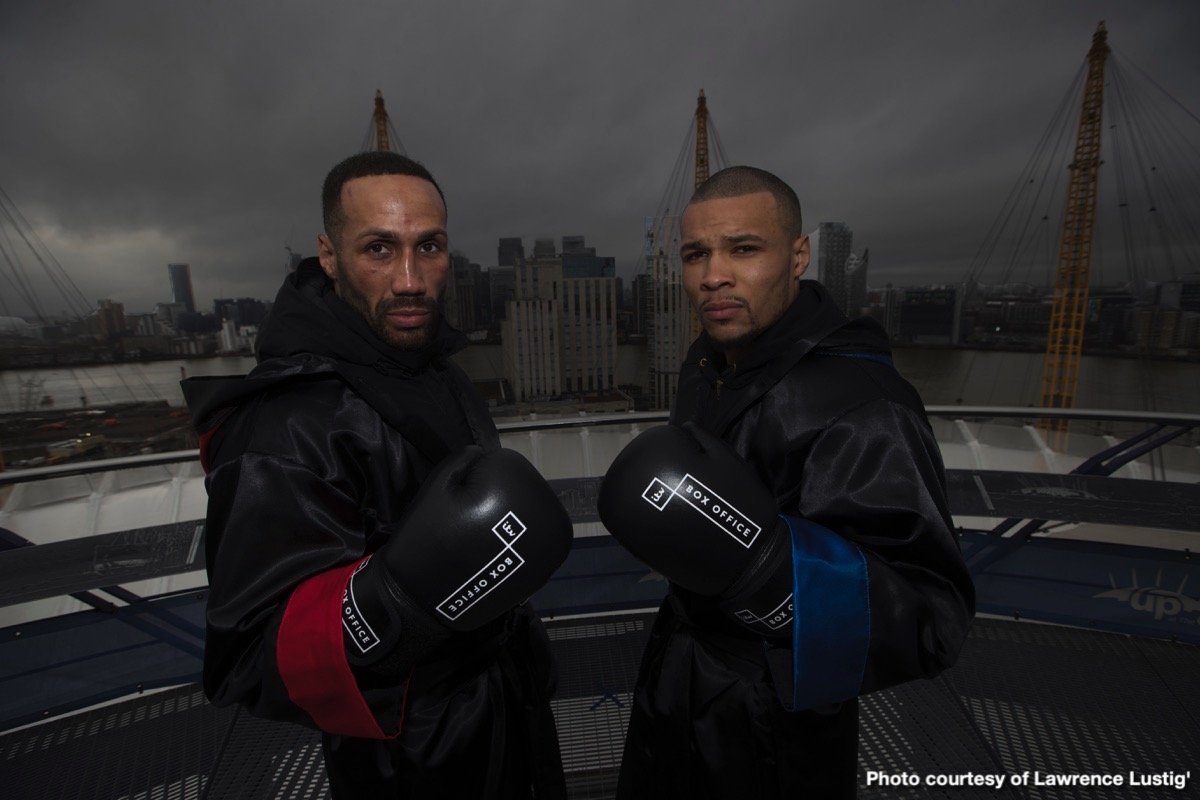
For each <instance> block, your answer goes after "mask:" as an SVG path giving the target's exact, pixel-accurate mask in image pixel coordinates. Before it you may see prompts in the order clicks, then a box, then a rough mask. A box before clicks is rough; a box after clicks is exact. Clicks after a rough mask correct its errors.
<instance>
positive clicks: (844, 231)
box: [809, 222, 854, 311]
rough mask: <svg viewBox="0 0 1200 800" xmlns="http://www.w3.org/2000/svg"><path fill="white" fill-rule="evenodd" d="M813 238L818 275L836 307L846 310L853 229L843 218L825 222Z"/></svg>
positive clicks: (813, 253) (813, 252)
mask: <svg viewBox="0 0 1200 800" xmlns="http://www.w3.org/2000/svg"><path fill="white" fill-rule="evenodd" d="M810 238H811V239H812V241H811V242H810V244H811V245H812V248H813V250H812V258H813V260H814V261H816V264H817V270H818V272H817V276H816V279H817V280H819V281H820V282H821V283H822V284H824V286H825V288H826V289H828V290H829V295H830V297H832V298H833V302H834V303H835V304H836V305H837V307H838V308H840V309H842V310H843V311H845V310H846V305H847V301H848V300H849V286H848V284H847V280H846V262H847V260H849V258H850V252H851V251H850V248H851V246H852V245H853V243H854V232H853V231H851V230H850V227H849V226H848V225H847V224H846V223H844V222H822V223H821V224H820V225H818V226H817V231H816V234H815V235H813V236H811V237H810ZM809 277H813V276H811V275H810V276H809Z"/></svg>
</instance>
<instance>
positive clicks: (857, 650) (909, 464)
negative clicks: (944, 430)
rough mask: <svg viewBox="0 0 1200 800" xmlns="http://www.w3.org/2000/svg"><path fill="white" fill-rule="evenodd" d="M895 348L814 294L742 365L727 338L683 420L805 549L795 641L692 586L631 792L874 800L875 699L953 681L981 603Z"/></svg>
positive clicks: (638, 748) (657, 653) (682, 603)
mask: <svg viewBox="0 0 1200 800" xmlns="http://www.w3.org/2000/svg"><path fill="white" fill-rule="evenodd" d="M889 356H890V353H889V348H888V343H887V337H886V336H885V335H884V333H883V331H882V330H881V329H880V328H879V326H878V325H876V324H875V323H874V322H872V321H870V320H865V319H864V320H855V321H853V322H851V321H848V320H847V319H846V317H845V316H844V315H843V314H842V313H841V312H840V311H839V310H837V309H836V308H835V307H834V305H833V304H832V302H831V301H830V299H829V296H828V294H827V293H826V292H825V290H824V289H823V288H822V287H821V286H820V285H819V284H815V283H812V282H805V283H802V284H801V292H800V296H799V297H798V298H797V300H796V302H795V303H794V304H793V305H792V306H791V307H790V308H789V309H788V310H787V312H785V314H784V316H783V317H782V318H781V319H780V320H779V321H778V322H777V323H775V324H774V325H773V326H771V327H770V328H769V329H768V330H766V331H765V332H764V333H763V334H762V335H761V336H760V337H758V338H757V339H756V340H755V341H754V342H753V343H752V344H751V345H750V348H749V350H748V352H747V354H746V355H744V356H743V357H742V359H741V361H740V362H739V363H738V364H737V366H736V368H733V367H727V366H726V365H725V363H724V359H723V357H722V356H721V354H720V353H719V352H717V351H716V350H714V349H713V348H712V347H711V345H710V343H709V341H708V339H707V336H705V335H703V334H702V335H701V337H700V338H699V339H698V340H697V341H696V342H695V343H694V344H693V346H692V348H691V350H690V351H689V353H688V357H687V360H686V362H685V364H684V366H683V368H682V370H681V373H680V382H679V393H678V397H677V399H676V403H675V406H674V409H673V413H672V423H674V424H682V423H684V422H687V421H689V420H690V421H695V422H696V423H698V424H699V425H700V426H701V427H703V428H704V429H705V430H708V431H709V432H711V433H713V434H715V435H717V436H720V437H721V438H722V439H724V440H725V441H726V442H728V443H729V444H730V445H731V446H732V447H733V448H734V449H735V450H736V451H737V452H738V454H739V455H741V456H742V457H743V458H744V459H745V460H746V461H747V462H748V463H749V464H750V465H751V467H752V468H753V469H754V470H755V471H756V472H757V473H758V475H759V477H760V478H761V480H762V481H763V483H764V484H765V485H767V486H768V487H770V488H771V490H772V491H773V493H774V495H775V498H776V500H777V501H778V503H779V508H780V510H781V512H782V514H783V515H784V517H785V519H786V520H787V522H788V526H789V529H790V533H791V536H792V542H793V571H794V575H793V578H794V588H795V592H794V607H795V613H794V620H793V626H792V630H791V635H790V636H787V635H784V636H781V637H780V638H779V639H777V640H773V641H767V640H763V639H760V638H755V637H753V636H751V635H748V634H747V633H746V632H745V631H744V630H743V629H742V628H740V627H739V626H738V625H736V624H735V623H733V622H732V621H730V620H729V619H728V618H727V617H726V616H725V615H724V614H723V613H722V612H721V610H720V609H718V608H717V605H716V603H714V602H713V601H712V600H710V599H708V598H704V597H700V596H698V595H695V594H692V593H690V592H687V591H686V590H684V589H682V588H681V587H678V586H672V587H671V591H670V594H669V595H668V597H667V599H666V600H665V601H664V603H663V606H662V608H661V610H660V612H659V616H658V619H657V620H656V622H655V626H654V630H653V633H652V636H651V641H650V643H649V644H648V646H647V649H646V653H645V655H644V657H643V660H642V665H641V670H640V673H639V676H638V684H637V689H636V692H635V695H634V701H633V708H632V712H631V719H630V725H629V732H628V736H627V739H626V745H625V753H624V760H623V763H622V771H621V777H620V786H619V792H618V796H619V797H622V798H642V797H647V798H648V797H654V798H674V797H678V798H688V799H689V800H694V799H695V798H743V797H744V798H759V799H762V800H766V799H767V798H788V800H801V799H802V798H820V799H821V800H829V798H844V797H854V796H855V789H856V784H857V782H858V775H857V768H856V761H857V735H858V725H857V717H858V704H857V699H856V698H857V697H858V696H859V695H860V694H863V693H865V692H869V691H873V690H875V689H880V688H884V687H887V686H892V685H895V684H897V683H901V682H903V681H907V680H911V679H914V678H928V677H931V676H933V675H936V674H937V673H938V672H940V671H941V670H943V669H945V668H946V667H948V666H950V665H951V664H952V663H953V662H954V659H955V658H956V656H957V654H958V651H959V648H960V647H961V645H962V642H963V640H964V638H965V636H966V632H967V628H968V625H969V621H970V618H971V616H972V614H973V613H974V589H973V587H972V584H971V580H970V577H969V574H968V572H967V569H966V567H965V565H964V563H963V559H962V556H961V554H960V552H959V546H958V541H957V539H956V536H955V534H954V531H953V527H952V524H951V520H950V514H949V511H948V509H947V505H946V492H945V479H944V474H943V467H942V460H941V456H940V453H939V451H938V447H937V443H936V441H935V440H934V437H933V434H932V432H931V430H930V428H929V423H928V421H927V420H926V417H925V413H924V410H923V406H922V403H921V400H920V397H919V396H918V395H917V393H916V391H915V390H914V389H913V388H912V386H911V385H909V383H908V382H907V381H905V380H904V379H903V378H902V377H901V376H900V375H899V373H897V372H896V370H895V368H894V367H893V366H892V365H891V360H890V357H889Z"/></svg>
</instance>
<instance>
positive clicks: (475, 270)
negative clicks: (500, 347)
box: [442, 252, 484, 331]
mask: <svg viewBox="0 0 1200 800" xmlns="http://www.w3.org/2000/svg"><path fill="white" fill-rule="evenodd" d="M482 272H483V270H482V268H481V267H480V266H479V265H478V264H474V263H472V262H471V261H470V259H468V258H467V257H466V256H465V255H463V254H462V253H458V252H455V253H451V254H450V274H449V275H447V276H446V289H445V293H444V297H443V303H442V306H443V308H444V309H445V313H446V320H447V321H448V322H449V323H450V324H451V325H453V326H454V327H456V328H458V329H459V330H463V331H474V330H478V329H479V328H481V327H484V326H483V325H482V324H480V322H479V315H478V312H479V302H478V291H479V283H480V279H481V275H482Z"/></svg>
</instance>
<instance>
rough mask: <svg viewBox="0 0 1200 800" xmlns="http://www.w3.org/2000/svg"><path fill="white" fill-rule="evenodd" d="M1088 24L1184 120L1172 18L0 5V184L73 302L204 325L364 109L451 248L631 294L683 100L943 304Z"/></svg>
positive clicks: (1185, 35)
mask: <svg viewBox="0 0 1200 800" xmlns="http://www.w3.org/2000/svg"><path fill="white" fill-rule="evenodd" d="M1100 19H1105V20H1106V21H1107V26H1108V29H1109V35H1110V43H1111V44H1112V46H1113V47H1114V49H1115V51H1116V54H1117V56H1118V57H1119V58H1123V59H1125V60H1126V63H1127V64H1131V65H1134V66H1136V67H1139V68H1141V69H1143V70H1145V71H1146V72H1147V73H1149V74H1150V75H1152V76H1153V77H1154V79H1155V80H1156V81H1157V82H1158V83H1159V84H1161V85H1162V87H1163V88H1164V89H1166V90H1167V91H1168V92H1170V93H1171V94H1172V95H1173V96H1174V97H1176V98H1177V99H1178V100H1179V101H1180V102H1181V103H1182V104H1183V105H1184V106H1186V107H1187V108H1188V109H1191V110H1192V111H1193V112H1196V111H1198V110H1200V48H1197V47H1196V44H1195V37H1196V34H1197V32H1200V3H1195V2H1193V1H1188V0H1185V1H1181V2H1141V3H1133V2H1046V1H1045V0H1029V1H1027V2H920V3H918V2H877V3H866V2H842V1H840V0H833V1H831V2H825V1H824V0H822V2H795V1H794V0H786V1H779V2H757V3H756V2H745V3H738V4H734V3H718V2H705V1H703V0H691V1H690V2H671V3H667V2H655V3H651V2H624V1H623V0H603V2H600V1H599V0H588V1H587V2H565V1H564V0H545V1H544V2H438V3H432V2H430V3H414V2H397V0H391V1H390V2H366V1H365V0H360V1H359V2H347V3H331V2H328V1H327V0H325V1H324V2H301V1H296V2H287V3H284V2H278V3H258V2H255V3H241V2H229V3H226V2H203V3H201V2H190V3H164V2H160V1H159V0H154V1H153V2H132V1H130V0H125V1H122V2H117V1H116V0H88V1H87V2H77V3H66V2H52V1H49V0H36V1H35V0H4V2H3V3H0V54H2V55H3V65H4V68H3V70H2V71H0V109H3V112H2V113H3V124H2V125H0V188H3V189H4V191H5V192H7V194H8V195H9V196H10V197H11V198H12V200H13V201H14V202H15V203H16V204H17V206H18V207H19V208H20V209H21V211H22V212H23V214H24V216H25V217H26V218H27V219H28V220H29V221H30V223H31V224H32V225H33V226H34V228H35V229H36V230H37V232H38V234H39V235H40V236H41V237H42V239H43V240H44V241H45V242H46V243H47V245H48V246H49V248H50V249H51V251H52V252H53V253H54V254H55V256H56V257H57V259H58V260H59V261H60V262H61V263H62V264H63V266H64V267H65V268H66V270H67V272H68V273H69V274H70V275H71V276H72V278H73V279H74V281H75V282H76V283H77V284H78V285H79V287H80V289H81V290H82V292H83V294H84V295H85V296H86V297H87V298H88V299H89V301H94V300H95V299H97V298H101V297H111V298H113V299H116V300H121V301H123V302H124V303H125V304H126V310H127V311H130V312H133V311H145V310H151V309H152V308H153V304H154V303H155V302H156V301H165V300H169V299H170V298H169V289H168V283H167V270H166V265H167V263H168V262H174V261H184V262H188V263H190V264H191V265H192V275H193V281H194V284H195V290H196V295H197V301H198V303H199V305H201V306H202V307H204V308H211V300H212V299H213V298H214V297H222V296H223V297H231V296H253V297H261V298H264V299H266V298H270V297H272V296H274V293H275V291H276V289H277V288H278V284H279V281H280V279H281V278H282V276H283V271H284V267H283V265H284V263H285V259H286V255H287V254H286V253H285V251H284V246H285V245H289V246H291V247H292V248H293V249H294V250H296V251H298V252H301V253H304V254H313V253H314V251H315V239H316V235H317V233H318V232H319V229H320V213H319V205H320V204H319V187H320V183H321V180H322V178H323V177H324V174H325V172H326V171H327V170H328V169H329V167H330V166H332V165H333V164H334V163H335V162H336V161H338V160H339V159H340V158H342V157H344V156H346V155H349V154H350V153H352V152H354V151H356V150H358V149H359V148H360V146H361V144H362V142H363V138H364V134H365V133H366V131H367V127H368V122H369V119H370V114H371V110H372V102H373V97H374V93H375V90H376V89H381V90H382V91H383V93H384V96H385V98H386V100H387V104H388V109H389V111H390V113H391V116H392V121H393V124H394V125H395V127H396V129H397V130H398V131H399V134H400V137H401V139H402V141H403V144H404V146H405V148H406V149H407V151H408V153H409V155H411V156H413V157H415V158H417V159H419V160H422V161H424V162H425V163H426V165H427V166H429V167H430V169H431V170H432V171H433V173H434V174H435V175H436V176H437V178H438V180H439V181H440V182H441V184H442V186H443V188H444V190H445V192H446V195H447V197H448V199H449V207H450V235H451V244H452V246H453V247H454V248H455V249H458V250H461V251H463V252H464V253H466V254H467V255H468V256H469V257H470V258H471V259H472V260H473V261H477V262H479V263H481V264H483V265H484V266H488V265H491V264H494V263H495V260H496V240H497V238H498V237H501V236H523V237H525V239H526V246H527V247H530V246H532V239H533V238H534V237H535V236H554V237H556V238H557V237H560V236H562V235H564V234H583V235H585V236H586V237H587V239H588V243H589V244H591V245H594V246H596V247H597V248H598V250H599V252H600V254H601V255H611V256H615V257H616V258H617V261H618V268H619V271H620V272H621V273H623V274H626V275H628V274H630V273H631V270H632V267H633V265H634V262H635V260H636V257H637V254H638V252H639V249H640V247H641V243H642V228H643V219H644V217H645V216H646V215H648V214H652V213H653V212H654V211H655V208H656V207H657V205H658V203H659V200H660V199H661V197H662V195H663V192H664V189H665V188H666V185H667V182H668V179H669V178H670V176H671V170H672V166H673V163H674V161H675V158H676V155H677V154H678V152H679V150H680V146H681V145H682V143H683V140H684V137H685V135H686V133H687V130H688V126H689V124H690V121H691V116H692V113H693V111H694V108H695V101H696V95H697V92H698V90H699V89H700V88H703V89H704V90H705V93H706V95H707V97H708V101H709V107H710V110H711V112H712V116H713V120H714V122H715V125H716V127H717V130H718V132H719V134H720V138H721V141H722V143H723V144H724V148H725V151H726V152H727V154H728V156H729V158H730V160H731V161H732V162H734V163H749V164H754V165H757V166H761V167H764V168H766V169H769V170H772V171H774V172H776V173H778V174H779V175H780V176H781V177H783V178H784V179H785V180H787V181H789V182H790V183H791V184H792V185H793V186H794V187H795V188H796V190H797V192H798V193H799V195H800V198H801V201H802V203H803V205H804V210H805V219H806V227H812V226H813V225H815V223H816V221H819V220H839V221H845V222H847V223H848V224H849V225H850V226H851V227H852V228H853V229H854V232H855V246H856V248H861V247H864V246H867V247H870V248H871V272H870V275H871V280H870V282H871V284H872V285H880V284H882V283H884V282H885V281H893V282H896V283H907V282H932V281H944V282H954V281H956V280H960V279H961V278H962V276H963V275H964V274H965V272H966V269H967V265H968V264H969V263H970V261H971V259H972V256H973V255H974V254H975V251H976V250H977V249H978V247H979V245H980V242H981V241H982V240H983V238H984V235H985V233H986V232H987V229H988V227H989V225H990V224H991V223H992V220H993V219H994V218H995V216H996V214H997V212H998V210H999V208H1000V206H1001V203H1002V202H1003V200H1004V197H1005V195H1006V194H1007V193H1008V191H1009V188H1010V186H1011V185H1012V184H1013V182H1014V181H1015V180H1016V179H1017V177H1018V175H1019V173H1020V170H1021V168H1022V167H1023V165H1024V164H1025V162H1026V160H1027V159H1028V158H1029V156H1030V154H1031V153H1032V152H1033V150H1034V146H1035V144H1036V142H1037V140H1038V138H1039V137H1040V136H1041V134H1042V132H1043V130H1044V129H1045V128H1046V126H1047V125H1048V124H1049V122H1050V119H1051V117H1052V115H1053V113H1054V111H1055V109H1056V108H1057V107H1058V105H1059V103H1060V101H1061V100H1062V99H1063V97H1064V95H1065V93H1066V92H1067V89H1068V87H1069V86H1070V84H1071V82H1072V80H1073V79H1074V77H1075V75H1076V73H1077V72H1078V70H1079V69H1080V66H1081V65H1082V63H1083V62H1084V57H1085V54H1086V52H1087V49H1088V46H1089V44H1090V40H1091V36H1092V33H1093V31H1094V30H1095V28H1096V23H1097V22H1098V21H1099V20H1100ZM1072 116H1073V117H1075V116H1077V113H1073V114H1072ZM1198 152H1200V151H1198ZM0 269H7V267H6V266H5V265H4V264H2V263H0ZM30 269H36V264H33V265H30ZM0 292H4V293H5V294H6V295H8V293H9V287H8V285H7V283H0ZM9 296H11V295H9ZM44 302H45V303H46V305H47V306H48V307H49V308H50V309H52V310H57V309H59V308H62V304H61V302H59V301H57V300H56V299H55V298H54V297H53V296H47V297H46V298H45V299H44ZM9 305H10V307H13V308H14V309H15V307H16V305H17V304H15V303H13V302H10V304H9Z"/></svg>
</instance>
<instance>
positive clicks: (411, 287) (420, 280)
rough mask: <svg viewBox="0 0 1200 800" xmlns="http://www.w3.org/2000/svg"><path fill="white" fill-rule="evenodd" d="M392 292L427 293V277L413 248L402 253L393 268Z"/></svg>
mask: <svg viewBox="0 0 1200 800" xmlns="http://www.w3.org/2000/svg"><path fill="white" fill-rule="evenodd" d="M391 289H392V294H396V295H401V294H425V277H424V275H423V274H422V272H421V268H420V265H419V264H418V263H417V255H416V253H414V252H412V251H411V250H405V251H403V252H401V253H400V256H399V258H397V259H396V265H395V268H394V269H393V270H392V286H391Z"/></svg>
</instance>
